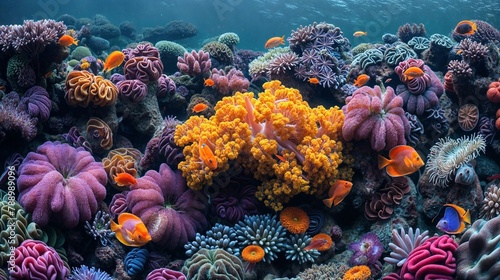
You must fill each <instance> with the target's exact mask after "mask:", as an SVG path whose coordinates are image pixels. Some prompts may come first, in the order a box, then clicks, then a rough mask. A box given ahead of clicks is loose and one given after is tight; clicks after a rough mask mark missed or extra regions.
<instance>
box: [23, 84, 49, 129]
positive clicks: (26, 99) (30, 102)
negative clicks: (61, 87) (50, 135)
mask: <svg viewBox="0 0 500 280" xmlns="http://www.w3.org/2000/svg"><path fill="white" fill-rule="evenodd" d="M21 104H22V105H23V106H24V107H25V108H24V109H25V111H26V112H28V113H29V115H30V116H31V117H33V118H38V119H39V120H40V121H41V122H44V121H46V120H48V119H49V116H50V110H51V109H52V102H51V101H50V98H49V93H48V92H47V90H45V89H44V88H43V87H41V86H34V87H31V88H30V89H28V90H27V91H26V92H25V93H24V96H23V98H22V99H21Z"/></svg>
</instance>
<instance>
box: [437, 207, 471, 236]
mask: <svg viewBox="0 0 500 280" xmlns="http://www.w3.org/2000/svg"><path fill="white" fill-rule="evenodd" d="M443 207H444V209H445V211H444V215H443V217H442V218H441V220H439V222H438V223H437V225H436V227H437V228H438V229H439V230H441V231H443V232H445V233H447V234H460V233H462V232H463V231H464V230H465V223H467V224H470V213H469V210H465V209H463V208H462V207H460V206H458V205H455V204H445V205H443ZM441 211H442V209H441V210H439V213H441ZM439 213H438V215H439Z"/></svg>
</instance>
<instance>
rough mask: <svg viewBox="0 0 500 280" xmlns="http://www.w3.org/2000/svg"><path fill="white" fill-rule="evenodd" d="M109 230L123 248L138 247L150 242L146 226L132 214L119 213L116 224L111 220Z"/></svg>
mask: <svg viewBox="0 0 500 280" xmlns="http://www.w3.org/2000/svg"><path fill="white" fill-rule="evenodd" d="M111 230H112V231H113V232H114V233H115V236H116V239H118V241H120V242H121V243H122V244H123V245H125V246H131V247H140V246H144V245H146V243H148V242H149V241H151V235H149V232H148V229H147V228H146V225H145V224H144V223H143V222H142V220H141V219H140V218H139V217H137V216H136V215H134V214H130V213H121V214H120V216H118V224H117V223H115V221H113V219H111Z"/></svg>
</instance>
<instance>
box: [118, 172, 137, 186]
mask: <svg viewBox="0 0 500 280" xmlns="http://www.w3.org/2000/svg"><path fill="white" fill-rule="evenodd" d="M113 179H114V180H115V182H116V185H117V186H118V187H128V186H130V185H135V184H137V179H136V178H135V177H134V176H132V175H130V174H128V173H127V172H122V173H118V174H116V176H114V177H113Z"/></svg>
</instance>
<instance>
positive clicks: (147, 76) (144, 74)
mask: <svg viewBox="0 0 500 280" xmlns="http://www.w3.org/2000/svg"><path fill="white" fill-rule="evenodd" d="M124 72H125V78H126V79H127V80H134V79H137V80H141V81H142V82H143V83H148V82H153V81H157V80H158V79H159V78H160V77H161V74H162V72H163V63H162V62H161V60H160V59H159V58H157V57H147V56H138V57H134V58H131V59H129V60H128V61H127V62H126V63H125V66H124Z"/></svg>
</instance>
